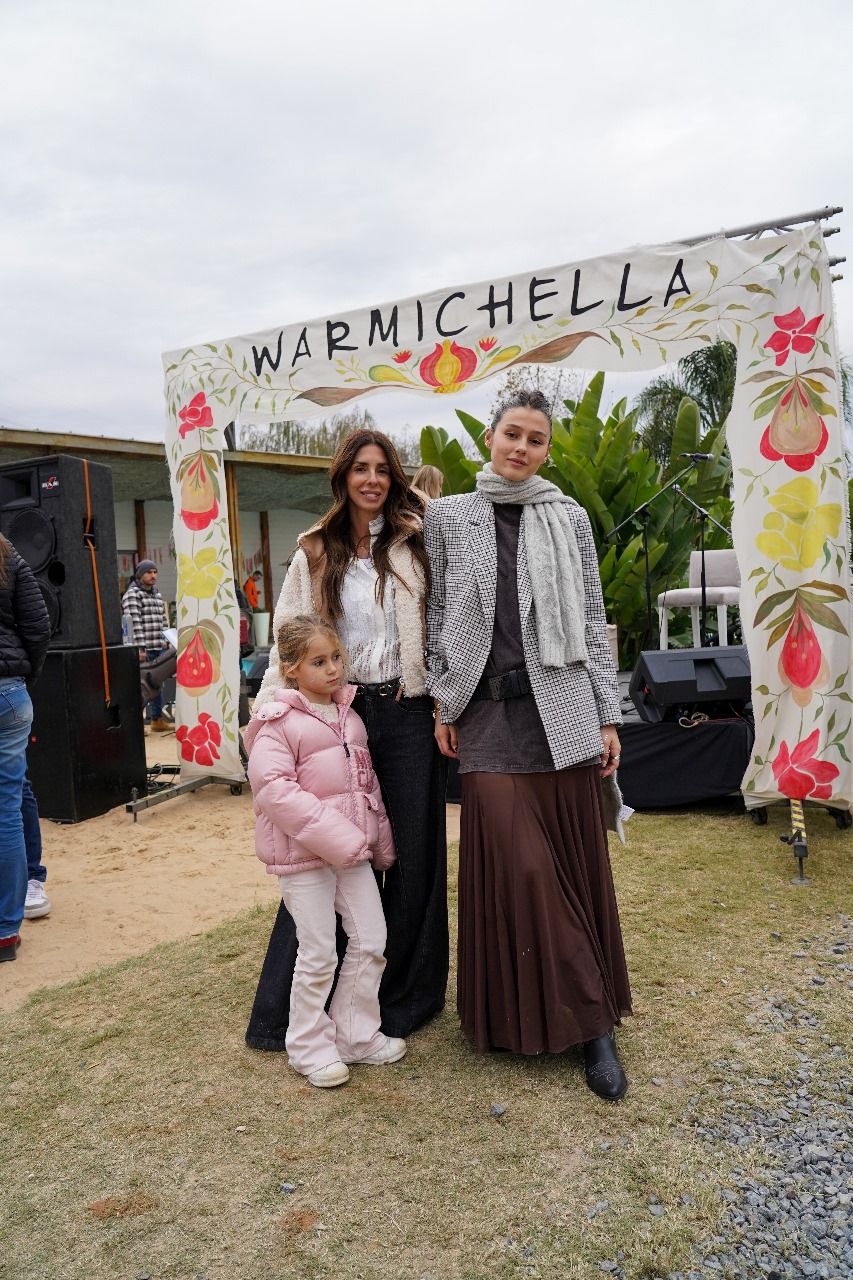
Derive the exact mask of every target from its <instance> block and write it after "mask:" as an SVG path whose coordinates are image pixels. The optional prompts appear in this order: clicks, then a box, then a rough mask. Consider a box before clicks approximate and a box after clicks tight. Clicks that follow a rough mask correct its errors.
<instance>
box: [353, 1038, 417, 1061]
mask: <svg viewBox="0 0 853 1280" xmlns="http://www.w3.org/2000/svg"><path fill="white" fill-rule="evenodd" d="M405 1056H406V1042H405V1040H400V1039H398V1037H397V1036H386V1037H385V1043H384V1045H383V1046H382V1048H381V1049H377V1050H376V1051H375V1053H369V1054H368V1055H367V1057H366V1058H356V1059H354V1061H355V1062H357V1063H358V1064H359V1065H361V1064H362V1063H365V1064H366V1065H367V1066H368V1067H384V1066H387V1065H388V1064H389V1063H391V1062H399V1061H400V1059H401V1058H405Z"/></svg>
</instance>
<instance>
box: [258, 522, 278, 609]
mask: <svg viewBox="0 0 853 1280" xmlns="http://www.w3.org/2000/svg"><path fill="white" fill-rule="evenodd" d="M261 569H262V571H263V575H264V608H265V609H266V611H267V613H268V614H269V615H270V617H272V615H273V613H274V612H275V601H274V600H273V598H272V562H271V561H270V517H269V512H268V511H262V512H261Z"/></svg>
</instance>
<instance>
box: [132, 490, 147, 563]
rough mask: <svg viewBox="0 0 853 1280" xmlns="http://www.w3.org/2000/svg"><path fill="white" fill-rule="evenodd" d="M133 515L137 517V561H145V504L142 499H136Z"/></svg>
mask: <svg viewBox="0 0 853 1280" xmlns="http://www.w3.org/2000/svg"><path fill="white" fill-rule="evenodd" d="M133 514H134V515H135V516H136V560H137V563H139V561H140V560H144V559H145V542H146V539H145V503H144V502H143V500H142V498H134V500H133Z"/></svg>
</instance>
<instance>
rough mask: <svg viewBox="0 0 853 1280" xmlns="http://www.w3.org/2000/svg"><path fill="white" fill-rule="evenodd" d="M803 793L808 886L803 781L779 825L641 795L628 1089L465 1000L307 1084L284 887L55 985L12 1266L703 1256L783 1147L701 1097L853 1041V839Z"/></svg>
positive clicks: (634, 859)
mask: <svg viewBox="0 0 853 1280" xmlns="http://www.w3.org/2000/svg"><path fill="white" fill-rule="evenodd" d="M808 818H809V836H810V844H811V851H812V856H811V858H810V864H811V865H810V866H809V867H808V869H809V871H810V873H811V875H812V877H813V880H812V884H811V886H810V887H809V888H805V889H804V888H795V887H793V886H792V885H791V883H790V880H791V876H792V875H793V869H794V863H793V858H792V857H791V854H790V852H789V850H788V849H787V848H786V847H785V846H784V845H782V844H780V843H779V841H778V838H777V837H778V833H779V831H781V830H782V829H783V827H784V825H785V824H786V823H787V810H786V809H783V808H782V807H779V808H778V809H774V810H771V814H770V824H769V826H767V827H763V828H759V827H755V826H753V825H752V823H751V822H750V821H749V820H748V819H747V818H746V817H744V816H742V815H735V814H732V813H728V812H725V811H721V812H717V813H695V812H692V813H684V814H678V815H674V816H673V815H667V816H661V815H637V816H636V817H635V818H634V819H632V821H631V823H630V825H629V844H628V846H627V847H626V848H624V849H623V848H621V847H619V846H618V845H616V846H615V849H614V852H613V861H614V872H615V876H616V881H617V889H618V893H619V901H620V909H621V915H622V923H623V930H624V934H625V940H626V947H627V951H628V965H629V971H630V973H631V978H632V982H633V988H634V1000H635V1014H634V1017H632V1018H631V1019H629V1020H628V1021H627V1024H626V1026H625V1028H624V1029H623V1031H622V1032H621V1034H620V1046H621V1049H622V1054H623V1059H624V1062H625V1066H626V1069H627V1072H628V1075H629V1079H630V1082H631V1086H630V1091H629V1094H628V1096H627V1098H626V1099H625V1101H624V1102H622V1103H621V1104H618V1105H616V1106H614V1105H612V1104H610V1105H608V1104H606V1103H603V1102H600V1101H598V1100H597V1099H596V1098H595V1097H594V1096H593V1095H592V1094H591V1093H590V1092H589V1091H588V1090H587V1088H586V1086H585V1084H584V1080H583V1074H582V1070H581V1067H580V1059H579V1056H577V1055H565V1056H560V1057H553V1058H552V1057H548V1058H544V1059H542V1060H538V1059H537V1060H524V1059H516V1058H513V1057H511V1056H509V1055H505V1054H500V1055H495V1056H491V1057H478V1056H477V1055H475V1054H473V1053H472V1052H471V1051H470V1049H469V1048H468V1047H467V1045H466V1043H465V1042H464V1041H463V1039H462V1037H461V1035H460V1032H459V1029H458V1025H457V1022H456V1017H455V1013H454V1010H453V1001H452V1000H451V1001H450V1002H449V1005H448V1010H447V1012H446V1013H445V1014H444V1015H443V1016H442V1017H441V1018H439V1019H438V1020H436V1022H435V1023H434V1024H433V1025H431V1026H430V1027H429V1028H428V1029H427V1030H425V1031H424V1032H423V1033H421V1034H419V1035H418V1036H417V1037H415V1038H413V1039H412V1041H411V1042H410V1052H409V1056H408V1057H407V1058H406V1059H405V1060H404V1062H402V1063H401V1064H399V1065H398V1066H395V1067H387V1068H369V1067H363V1068H360V1069H359V1068H356V1069H354V1071H353V1078H352V1081H351V1083H350V1085H349V1086H347V1087H346V1088H343V1089H337V1090H332V1091H329V1092H325V1091H320V1090H317V1089H313V1088H311V1087H310V1086H309V1085H307V1084H305V1083H303V1082H302V1080H301V1079H300V1078H299V1077H298V1076H296V1075H295V1074H294V1073H293V1072H291V1071H290V1070H289V1069H288V1067H287V1063H286V1061H285V1059H284V1056H283V1055H280V1054H257V1053H253V1052H251V1051H250V1050H248V1049H247V1048H246V1047H245V1045H244V1043H243V1032H244V1029H245V1023H246V1017H247V1013H248V1010H249V1007H250V1004H251V999H252V995H253V992H254V985H255V982H256V978H257V974H258V970H259V967H260V961H261V957H262V955H263V950H264V947H265V945H266V939H267V936H268V932H269V928H270V925H271V915H270V914H269V912H268V911H266V910H263V911H260V910H258V911H254V912H252V913H250V914H248V915H245V914H244V915H242V916H240V917H237V918H236V919H234V920H233V921H230V922H228V923H227V924H225V925H223V926H222V927H220V928H218V929H216V930H214V931H213V932H211V933H209V934H207V935H206V936H204V937H202V938H200V939H194V940H192V941H191V942H187V943H180V944H172V945H169V946H163V947H159V948H157V949H156V950H154V951H151V952H149V953H148V954H147V955H145V956H142V957H140V958H138V959H135V960H132V961H128V962H125V963H123V964H120V965H117V966H115V967H113V968H110V969H105V970H101V971H99V972H97V973H94V974H92V975H89V976H88V977H86V978H84V979H82V980H80V981H78V982H75V983H72V984H70V985H68V986H66V987H61V988H57V989H54V990H50V991H45V992H44V993H42V994H40V995H36V996H34V997H33V998H32V999H31V1000H30V1002H29V1003H28V1004H27V1005H26V1006H25V1007H24V1008H23V1009H22V1010H19V1011H17V1012H16V1013H14V1014H10V1015H7V1016H5V1017H4V1018H3V1019H2V1033H3V1034H2V1045H3V1050H2V1058H1V1059H0V1072H2V1086H0V1087H2V1097H3V1102H4V1113H5V1123H4V1139H3V1156H4V1160H3V1165H4V1167H3V1177H2V1179H0V1182H1V1183H2V1187H3V1189H2V1191H0V1213H1V1214H2V1222H1V1223H0V1276H2V1277H3V1280H31V1278H34V1277H49V1278H50V1280H54V1278H56V1280H59V1278H60V1277H61V1278H62V1280H76V1278H78V1277H79V1278H80V1280H82V1278H83V1277H86V1278H87V1280H107V1278H108V1277H109V1278H113V1277H115V1278H117V1280H118V1278H119V1277H120V1278H121V1280H135V1278H137V1277H150V1280H167V1278H172V1277H174V1278H178V1277H180V1278H181V1280H195V1278H196V1277H204V1278H205V1280H226V1278H227V1280H283V1278H284V1277H297V1278H298V1280H303V1278H304V1280H319V1277H330V1278H336V1280H337V1278H338V1277H340V1280H358V1278H361V1280H371V1278H373V1277H405V1278H406V1280H408V1278H409V1277H414V1278H416V1280H417V1278H422V1280H427V1278H429V1280H450V1278H456V1277H465V1278H466V1280H480V1278H484V1280H485V1278H487V1277H488V1278H491V1277H549V1278H551V1277H552V1278H554V1280H556V1278H557V1277H559V1278H560V1280H562V1278H564V1277H587V1276H589V1277H601V1275H602V1274H603V1273H602V1272H601V1271H600V1270H599V1262H601V1261H602V1260H608V1259H613V1258H614V1257H615V1256H616V1255H617V1252H618V1251H621V1253H622V1254H623V1255H624V1256H623V1259H622V1262H621V1265H622V1268H623V1271H624V1274H625V1276H626V1277H653V1276H665V1275H666V1273H667V1272H668V1271H669V1270H672V1269H676V1268H683V1269H686V1268H687V1266H688V1265H689V1253H690V1247H691V1244H692V1243H693V1242H695V1241H697V1240H701V1239H702V1238H703V1237H706V1236H708V1235H709V1234H711V1233H712V1232H713V1230H714V1227H715V1224H716V1223H717V1221H718V1219H719V1216H720V1214H721V1212H722V1209H723V1207H724V1206H723V1205H722V1204H721V1201H720V1196H719V1191H720V1189H721V1188H723V1187H726V1186H727V1183H728V1179H729V1177H730V1171H731V1169H732V1166H733V1165H734V1164H735V1163H739V1164H740V1166H741V1167H742V1168H743V1167H747V1168H751V1167H754V1166H755V1165H756V1164H760V1163H761V1161H762V1152H761V1149H760V1147H755V1148H752V1149H749V1150H748V1151H746V1152H744V1151H739V1150H738V1149H737V1148H732V1147H725V1148H721V1149H719V1150H715V1149H713V1148H712V1147H709V1146H708V1145H707V1144H706V1143H703V1142H702V1141H701V1140H700V1139H699V1138H698V1137H697V1136H696V1134H695V1131H694V1120H696V1119H700V1120H703V1121H704V1120H706V1119H709V1118H712V1117H713V1116H714V1115H715V1114H717V1113H718V1112H719V1111H720V1110H722V1109H723V1108H726V1107H729V1106H731V1104H732V1102H733V1101H736V1100H737V1099H738V1097H748V1096H749V1092H748V1089H749V1086H748V1085H744V1084H740V1083H739V1081H740V1080H741V1079H742V1078H743V1077H749V1076H753V1077H755V1076H760V1077H763V1078H765V1080H767V1081H768V1082H769V1081H772V1082H773V1084H772V1086H771V1092H772V1091H774V1090H775V1091H778V1093H779V1095H780V1096H782V1095H784V1093H785V1092H786V1091H787V1090H788V1088H789V1087H791V1086H790V1081H791V1079H792V1078H793V1077H794V1075H795V1073H796V1065H797V1064H796V1057H795V1055H796V1051H797V1049H798V1048H800V1047H801V1046H802V1045H803V1043H805V1042H806V1041H807V1042H808V1046H809V1052H810V1053H812V1054H813V1055H814V1056H815V1059H816V1060H817V1061H820V1062H821V1063H822V1064H823V1067H824V1069H825V1071H826V1073H827V1079H829V1078H831V1076H832V1074H833V1073H834V1074H835V1076H836V1077H837V1076H838V1075H839V1074H840V1073H843V1072H849V1059H848V1060H846V1061H845V1060H844V1058H843V1057H842V1056H841V1055H839V1053H838V1052H833V1051H832V1049H831V1046H832V1045H833V1044H836V1045H837V1044H841V1045H848V1044H849V1040H850V1023H849V1010H850V976H851V973H850V970H849V968H845V965H844V960H843V958H842V957H838V956H835V955H833V954H832V953H831V951H830V950H829V945H830V944H831V942H832V940H833V939H834V938H836V937H838V938H840V937H842V936H845V935H844V934H843V933H842V932H841V931H842V929H843V928H844V927H845V922H844V919H843V918H842V919H839V913H842V912H847V913H848V914H851V892H850V888H851V885H850V880H851V877H850V869H851V859H850V853H851V849H853V840H851V837H850V833H848V832H839V831H837V830H836V828H835V825H834V823H833V822H832V820H831V819H830V818H829V817H828V816H827V815H826V814H824V813H814V814H809V815H808ZM92 927H93V928H94V929H97V919H93V921H92ZM846 936H847V937H848V938H849V937H850V930H848V933H847V935H846ZM851 940H853V939H851ZM795 952H799V953H801V954H800V955H799V956H798V957H795V956H794V954H793V953H795ZM802 953H805V954H804V955H803V954H802ZM848 958H849V953H848ZM813 975H817V976H818V977H823V978H824V979H825V982H824V983H823V984H822V985H815V984H813V983H812V976H813ZM779 998H784V1000H785V1001H787V1002H788V1003H789V1004H790V1005H791V1007H793V1008H794V1009H796V1010H799V1009H801V1010H802V1011H803V1012H804V1013H805V1012H808V1013H812V1014H815V1015H817V1025H816V1026H811V1025H810V1022H809V1021H805V1020H804V1021H802V1022H800V1021H799V1020H798V1018H797V1017H794V1019H793V1020H789V1021H787V1022H785V1021H783V1020H782V1018H781V1017H778V1016H776V1013H775V1010H774V1004H773V1002H774V1000H777V999H779ZM798 1042H799V1043H798ZM733 1057H734V1058H736V1059H737V1061H738V1062H739V1063H740V1064H742V1068H743V1070H742V1071H741V1072H737V1073H732V1072H729V1071H727V1070H726V1068H725V1067H724V1066H723V1065H721V1064H722V1063H723V1060H728V1059H731V1058H733ZM493 1102H499V1103H502V1104H504V1105H505V1107H506V1112H505V1113H504V1114H503V1115H502V1116H501V1117H500V1118H495V1117H493V1116H491V1115H490V1111H489V1108H490V1104H492V1103H493ZM283 1183H290V1184H294V1185H295V1188H296V1189H295V1191H293V1192H287V1191H284V1190H282V1184H283ZM682 1196H684V1197H685V1200H686V1203H685V1202H684V1201H683V1200H682ZM655 1197H656V1198H657V1199H658V1200H659V1201H660V1202H661V1204H662V1205H663V1206H665V1212H664V1213H663V1214H662V1215H660V1216H653V1215H652V1214H651V1213H650V1211H649V1202H650V1200H651V1199H653V1198H655ZM602 1201H606V1202H607V1207H606V1208H604V1209H601V1208H600V1205H601V1202H602ZM596 1205H597V1206H599V1211H598V1212H596V1213H593V1214H592V1216H590V1212H589V1211H590V1210H591V1209H592V1208H593V1207H594V1206H596Z"/></svg>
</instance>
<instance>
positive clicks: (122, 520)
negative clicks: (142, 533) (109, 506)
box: [114, 502, 136, 551]
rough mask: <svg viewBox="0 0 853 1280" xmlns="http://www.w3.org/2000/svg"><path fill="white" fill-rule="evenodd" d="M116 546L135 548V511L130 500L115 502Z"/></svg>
mask: <svg viewBox="0 0 853 1280" xmlns="http://www.w3.org/2000/svg"><path fill="white" fill-rule="evenodd" d="M114 505H115V513H116V548H117V550H119V551H135V550H136V512H135V510H134V506H133V503H132V502H116V503H115V504H114Z"/></svg>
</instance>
